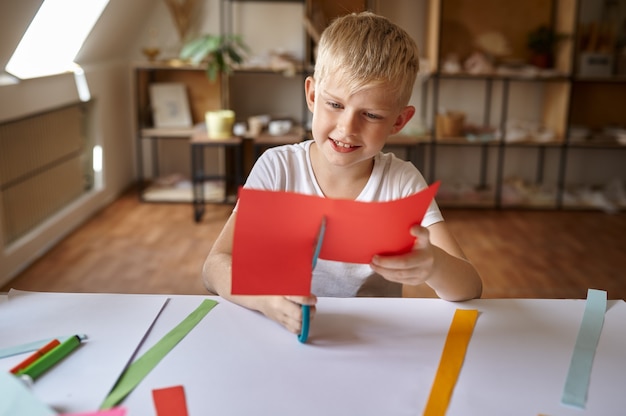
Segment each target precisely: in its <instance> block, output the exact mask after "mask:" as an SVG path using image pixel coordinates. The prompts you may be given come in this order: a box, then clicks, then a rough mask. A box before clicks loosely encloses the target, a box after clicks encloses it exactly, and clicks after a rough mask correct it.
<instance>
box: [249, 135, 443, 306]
mask: <svg viewBox="0 0 626 416" xmlns="http://www.w3.org/2000/svg"><path fill="white" fill-rule="evenodd" d="M311 143H313V141H312V140H309V141H305V142H302V143H297V144H293V145H284V146H278V147H273V148H271V149H268V150H266V151H265V152H264V153H263V154H262V155H261V156H260V157H259V159H258V160H257V162H256V163H255V164H254V166H253V168H252V171H251V172H250V175H249V176H248V179H247V180H246V184H245V185H244V186H245V187H246V188H251V189H264V190H272V191H288V192H297V193H302V194H308V195H317V196H320V197H323V196H324V194H323V193H322V190H321V189H320V187H319V185H318V183H317V180H316V179H315V175H314V173H313V167H312V166H311V158H310V152H309V149H310V147H311ZM427 187H428V184H427V183H426V181H425V180H424V177H423V176H422V174H421V173H420V172H419V171H418V170H417V168H416V167H415V165H413V164H412V163H410V162H407V161H404V160H401V159H399V158H397V157H396V156H395V155H394V154H393V153H382V152H381V153H379V154H378V155H376V156H375V158H374V169H373V170H372V174H371V175H370V178H369V180H368V182H367V184H366V185H365V187H364V188H363V190H362V191H361V193H360V194H359V196H358V197H357V198H356V200H357V201H363V202H374V201H391V200H395V199H400V198H403V197H407V196H410V195H413V194H415V193H416V192H418V191H420V190H422V189H424V188H427ZM439 221H443V217H442V216H441V212H440V211H439V207H438V206H437V204H436V203H435V201H434V200H433V202H432V203H431V204H430V206H429V208H428V211H427V212H426V215H425V216H424V220H423V221H422V225H423V226H424V227H428V226H429V225H432V224H434V223H436V222H439ZM401 289H402V288H401V286H400V285H399V284H396V283H392V282H388V281H386V280H384V279H382V277H380V276H379V275H377V274H375V273H374V272H373V271H372V269H371V268H370V267H369V265H367V264H353V263H342V262H337V261H329V260H323V259H319V260H318V262H317V265H316V267H315V270H314V271H313V280H312V287H311V292H312V293H313V294H314V295H317V296H333V297H353V296H400V295H401Z"/></svg>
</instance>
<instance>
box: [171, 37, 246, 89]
mask: <svg viewBox="0 0 626 416" xmlns="http://www.w3.org/2000/svg"><path fill="white" fill-rule="evenodd" d="M247 51H248V47H247V46H246V44H245V43H244V42H243V40H242V39H241V36H239V35H211V34H205V35H202V36H199V37H197V38H194V39H192V40H190V41H189V42H187V43H185V44H184V45H183V47H182V49H181V51H180V58H181V59H184V60H187V61H189V62H191V63H192V64H195V65H199V64H201V63H203V62H204V63H205V64H206V74H207V77H208V78H209V80H210V81H211V82H213V81H215V79H216V78H217V75H218V74H219V73H226V72H230V71H231V70H232V69H231V68H232V65H233V64H240V63H241V62H243V58H244V55H245V53H246V52H247Z"/></svg>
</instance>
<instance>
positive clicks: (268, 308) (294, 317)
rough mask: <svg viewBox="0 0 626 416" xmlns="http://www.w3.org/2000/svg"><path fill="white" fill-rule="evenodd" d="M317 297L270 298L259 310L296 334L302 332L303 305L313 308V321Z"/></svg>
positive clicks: (266, 299)
mask: <svg viewBox="0 0 626 416" xmlns="http://www.w3.org/2000/svg"><path fill="white" fill-rule="evenodd" d="M316 303H317V297H316V296H314V295H311V296H308V297H307V296H268V297H266V298H265V302H264V305H263V307H261V308H259V310H260V311H261V312H262V313H263V314H264V315H265V316H267V317H268V318H270V319H272V320H274V321H276V322H278V323H279V324H281V325H283V326H284V327H285V328H287V330H288V331H290V332H293V333H294V334H299V333H300V331H301V330H302V305H310V306H311V315H310V316H311V319H313V317H314V316H315V304H316Z"/></svg>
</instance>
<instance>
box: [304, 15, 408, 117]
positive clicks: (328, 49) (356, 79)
mask: <svg viewBox="0 0 626 416" xmlns="http://www.w3.org/2000/svg"><path fill="white" fill-rule="evenodd" d="M418 70H419V56H418V51H417V45H416V44H415V41H414V40H413V39H411V37H410V36H409V34H408V33H407V32H406V31H404V30H403V29H402V28H400V27H399V26H397V25H396V24H394V23H392V22H391V21H389V19H387V18H385V17H382V16H378V15H376V14H374V13H371V12H361V13H352V14H347V15H345V16H341V17H339V18H337V19H335V20H334V21H333V22H332V23H331V24H330V26H328V27H327V28H326V29H325V30H324V32H323V33H322V36H321V39H320V43H319V48H318V54H317V60H316V63H315V72H314V74H313V77H314V78H315V81H316V82H322V81H323V80H324V79H325V78H326V77H328V76H331V75H332V76H339V77H341V78H342V80H343V81H344V82H346V83H347V84H348V86H349V88H350V89H351V90H353V91H356V90H358V89H360V88H362V87H365V86H368V85H375V84H382V83H388V84H390V87H391V91H390V92H392V93H394V94H396V95H397V96H398V102H399V104H400V105H402V106H405V105H407V104H408V102H409V100H410V98H411V93H412V91H413V85H414V84H415V79H416V77H417V72H418Z"/></svg>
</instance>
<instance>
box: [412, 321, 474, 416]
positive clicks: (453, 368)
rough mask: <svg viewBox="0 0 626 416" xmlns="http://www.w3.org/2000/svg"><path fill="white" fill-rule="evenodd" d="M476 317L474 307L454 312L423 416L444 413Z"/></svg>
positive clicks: (434, 415) (437, 415) (436, 415)
mask: <svg viewBox="0 0 626 416" xmlns="http://www.w3.org/2000/svg"><path fill="white" fill-rule="evenodd" d="M477 318H478V311H477V310H475V309H457V310H456V312H455V313H454V317H453V318H452V324H450V330H449V331H448V337H447V338H446V343H445V345H444V346H443V352H442V353H441V360H440V361H439V368H438V369H437V374H436V375H435V381H434V382H433V386H432V388H431V390H430V397H429V398H428V403H426V409H424V416H442V415H445V414H446V410H447V409H448V404H449V403H450V398H451V397H452V390H454V386H455V384H456V380H457V378H458V376H459V372H460V371H461V366H462V365H463V360H464V359H465V352H466V351H467V346H468V344H469V341H470V338H471V337H472V332H473V331H474V325H475V324H476V319H477Z"/></svg>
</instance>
